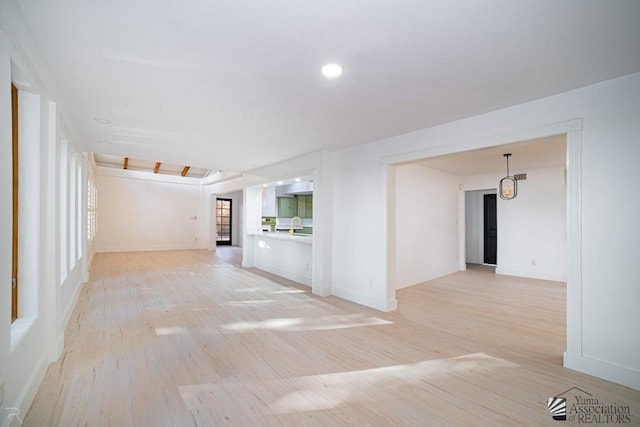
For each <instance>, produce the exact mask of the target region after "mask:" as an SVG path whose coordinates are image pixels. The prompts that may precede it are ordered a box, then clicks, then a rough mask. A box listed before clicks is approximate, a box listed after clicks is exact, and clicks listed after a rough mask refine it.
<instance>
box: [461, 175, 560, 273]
mask: <svg viewBox="0 0 640 427" xmlns="http://www.w3.org/2000/svg"><path fill="white" fill-rule="evenodd" d="M522 172H526V173H527V179H526V180H522V181H518V196H517V197H516V198H515V199H513V200H502V199H500V198H498V201H497V217H498V218H497V222H498V253H497V258H498V263H497V268H496V274H506V275H510V276H520V277H530V278H534V279H543V280H558V281H565V280H566V279H567V268H566V263H567V258H566V253H567V242H566V237H567V236H566V235H567V227H566V222H567V206H566V196H567V194H566V179H565V169H564V168H563V167H556V168H543V169H527V170H526V171H525V170H523V171H514V173H522ZM502 176H503V175H502V174H501V173H500V172H496V173H494V174H485V175H477V176H467V177H463V178H462V182H463V185H464V188H465V189H468V190H469V189H474V190H475V189H479V188H487V187H488V186H491V185H495V184H496V183H497V182H499V181H500V179H501V178H502ZM483 193H484V191H479V192H478V194H479V195H480V197H479V198H478V201H477V202H478V204H479V205H478V206H479V207H478V208H477V210H479V212H478V213H479V215H480V217H481V216H482V210H481V207H482V197H481V194H483ZM468 194H469V193H468ZM467 208H469V207H467ZM473 215H475V213H474V214H473ZM476 220H477V218H476ZM465 221H469V218H465ZM476 225H478V224H476ZM478 227H479V228H480V235H482V233H481V231H482V224H481V223H480V224H479V225H478ZM482 243H483V241H482V239H480V241H479V244H480V245H482ZM468 251H469V248H467V253H468ZM479 252H480V253H482V251H479ZM480 262H482V258H480Z"/></svg>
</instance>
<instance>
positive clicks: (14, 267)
mask: <svg viewBox="0 0 640 427" xmlns="http://www.w3.org/2000/svg"><path fill="white" fill-rule="evenodd" d="M11 152H12V155H11V157H12V170H13V178H12V179H13V192H12V194H13V195H12V199H13V231H12V257H11V322H12V323H13V321H14V320H16V319H17V318H18V212H19V211H18V89H17V88H16V87H15V86H14V85H13V84H12V85H11Z"/></svg>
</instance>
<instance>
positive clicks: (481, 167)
mask: <svg viewBox="0 0 640 427" xmlns="http://www.w3.org/2000/svg"><path fill="white" fill-rule="evenodd" d="M505 153H511V156H510V157H509V170H510V172H511V174H512V175H513V174H514V173H526V172H527V170H530V169H537V168H549V167H558V166H566V163H567V144H566V136H565V135H557V136H551V137H547V138H540V139H534V140H531V141H524V142H519V143H515V144H506V145H500V146H495V147H489V148H482V149H479V150H471V151H465V152H462V153H455V154H447V155H444V156H438V157H430V158H428V159H424V160H420V161H418V162H416V163H418V164H421V165H423V166H427V167H429V168H431V169H437V170H439V171H442V172H447V173H450V174H452V175H458V176H471V175H481V174H485V173H495V172H502V174H503V175H504V174H505V173H506V171H507V160H506V159H505V157H504V154H505Z"/></svg>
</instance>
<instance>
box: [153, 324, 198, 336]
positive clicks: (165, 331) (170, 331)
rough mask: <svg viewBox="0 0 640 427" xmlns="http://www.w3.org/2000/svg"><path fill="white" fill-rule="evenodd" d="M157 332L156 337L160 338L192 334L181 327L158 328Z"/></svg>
mask: <svg viewBox="0 0 640 427" xmlns="http://www.w3.org/2000/svg"><path fill="white" fill-rule="evenodd" d="M155 332H156V335H157V336H159V337H160V336H163V335H187V334H188V333H190V332H189V331H187V329H185V328H183V327H181V326H169V327H166V328H156V329H155Z"/></svg>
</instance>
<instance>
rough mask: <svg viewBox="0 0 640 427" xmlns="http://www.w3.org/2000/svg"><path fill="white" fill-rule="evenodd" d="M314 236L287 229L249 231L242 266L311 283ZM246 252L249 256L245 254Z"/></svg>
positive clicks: (304, 283)
mask: <svg viewBox="0 0 640 427" xmlns="http://www.w3.org/2000/svg"><path fill="white" fill-rule="evenodd" d="M312 241H313V236H311V235H300V234H293V235H292V234H290V233H289V232H288V231H276V232H256V233H248V234H247V241H246V242H245V248H246V249H248V250H249V251H250V253H247V252H246V249H245V256H244V260H243V266H244V267H255V268H259V269H260V270H264V271H267V272H269V273H273V274H276V275H278V276H281V277H284V278H286V279H289V280H293V281H294V282H298V283H301V284H303V285H307V286H311V277H312V276H311V272H312V254H313V250H312V248H313V246H312ZM247 255H249V256H247Z"/></svg>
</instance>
